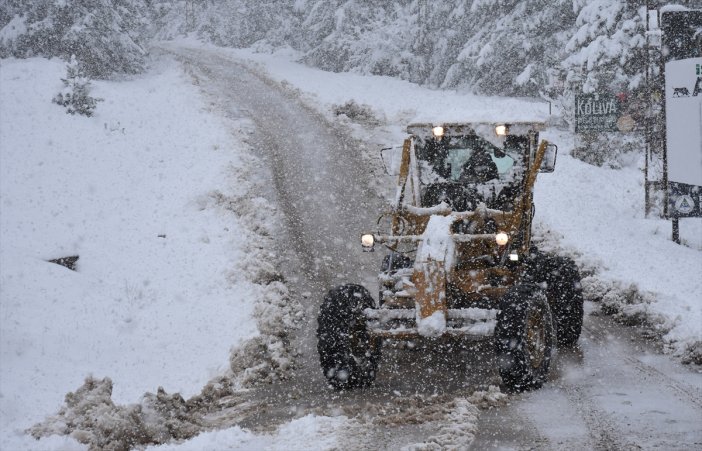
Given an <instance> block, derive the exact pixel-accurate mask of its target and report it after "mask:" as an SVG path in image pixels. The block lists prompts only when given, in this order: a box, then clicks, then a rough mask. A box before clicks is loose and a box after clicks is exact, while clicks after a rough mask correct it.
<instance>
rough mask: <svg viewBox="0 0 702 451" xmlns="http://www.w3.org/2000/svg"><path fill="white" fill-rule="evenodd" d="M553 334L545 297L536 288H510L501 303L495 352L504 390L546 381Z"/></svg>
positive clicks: (528, 387)
mask: <svg viewBox="0 0 702 451" xmlns="http://www.w3.org/2000/svg"><path fill="white" fill-rule="evenodd" d="M554 344H555V333H554V329H553V320H552V317H551V309H550V308H549V304H548V301H547V299H546V295H545V293H544V292H543V291H542V290H541V289H540V288H539V287H538V286H537V285H520V286H516V287H514V288H512V289H511V290H510V291H509V292H508V293H507V294H506V295H505V296H504V297H503V298H502V300H501V301H500V311H499V313H498V314H497V325H496V326H495V352H496V355H497V359H498V364H499V371H500V376H501V377H502V382H503V384H504V386H505V388H506V389H508V390H510V391H523V390H530V389H535V388H539V387H541V385H543V383H544V382H545V381H546V379H547V378H548V373H549V369H550V365H551V355H552V352H553V348H554Z"/></svg>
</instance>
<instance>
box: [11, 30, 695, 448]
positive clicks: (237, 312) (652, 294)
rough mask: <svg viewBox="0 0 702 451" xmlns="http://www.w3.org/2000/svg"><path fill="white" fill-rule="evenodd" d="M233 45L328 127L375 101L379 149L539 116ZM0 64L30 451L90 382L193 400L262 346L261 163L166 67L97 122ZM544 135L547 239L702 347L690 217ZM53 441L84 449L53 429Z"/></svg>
mask: <svg viewBox="0 0 702 451" xmlns="http://www.w3.org/2000/svg"><path fill="white" fill-rule="evenodd" d="M188 44H190V45H195V44H193V43H191V42H190V43H188ZM222 51H223V52H228V53H230V54H232V55H235V56H239V57H245V58H247V59H251V60H254V61H256V62H257V64H259V65H260V66H261V67H262V68H265V70H266V71H267V72H268V73H269V74H271V75H272V76H273V77H274V78H276V79H278V80H280V81H285V82H286V83H287V84H288V86H289V87H291V88H293V89H299V90H300V91H301V93H302V97H303V99H305V101H306V102H308V103H310V104H311V105H313V106H315V107H316V108H318V109H320V110H321V111H323V112H324V113H325V114H327V115H329V116H331V108H332V105H333V104H336V105H340V104H344V103H346V102H348V101H350V100H353V101H355V102H357V103H359V104H368V105H370V107H371V109H372V110H373V114H375V115H376V116H378V117H379V118H382V119H383V121H381V125H380V126H379V127H377V129H376V130H373V131H372V133H373V136H374V137H378V136H380V137H383V138H385V139H388V141H389V142H383V143H378V144H379V147H380V146H381V145H383V144H384V145H396V144H399V143H400V142H401V139H402V136H403V134H404V132H403V130H402V129H403V126H404V125H406V124H407V123H409V122H411V121H416V120H423V119H425V118H434V117H440V118H443V119H444V120H453V119H459V117H458V116H460V114H461V112H462V111H466V112H469V113H468V114H469V116H470V119H473V120H478V119H479V120H498V119H505V118H509V119H510V120H511V119H513V118H514V119H517V117H516V116H515V112H518V111H526V113H527V116H528V119H539V118H541V119H545V118H546V117H547V111H548V108H547V105H546V104H543V103H539V102H533V101H525V100H518V99H494V98H485V97H476V96H470V95H466V94H458V93H453V92H447V91H437V90H430V89H425V88H421V87H418V86H416V85H412V84H410V83H407V82H404V81H399V80H395V79H391V78H388V77H369V76H359V75H355V74H333V73H325V72H322V71H319V70H315V69H310V68H307V67H305V66H303V65H300V64H297V63H293V62H291V58H292V55H290V54H287V55H286V54H276V55H270V54H256V53H252V52H251V51H247V50H222ZM0 64H1V66H0V97H1V98H2V102H1V103H0V244H1V247H0V362H2V365H1V366H0V415H1V420H0V429H1V433H0V449H18V450H21V449H36V448H37V442H35V441H34V440H33V439H30V438H28V437H27V436H26V435H22V432H21V431H23V430H24V429H26V428H27V427H29V426H31V425H32V424H34V423H36V422H38V421H41V420H42V419H43V418H44V417H45V416H46V415H48V414H51V413H54V412H56V411H57V410H58V408H59V406H61V404H62V402H63V397H64V394H65V393H67V392H68V391H72V390H75V389H76V387H78V386H79V385H80V384H81V383H82V381H83V379H84V378H85V377H86V376H88V375H91V374H92V375H93V376H94V377H95V378H98V379H99V378H102V377H104V376H109V377H110V378H111V379H112V382H113V384H114V389H113V393H112V399H113V400H114V401H115V403H131V402H136V401H137V400H138V399H139V397H140V396H142V395H143V394H144V393H145V392H147V391H151V392H155V391H156V388H157V387H158V386H163V387H164V388H165V389H166V390H167V391H168V392H171V393H172V392H180V393H181V394H183V395H184V396H185V397H187V396H190V395H193V394H195V393H197V392H199V390H200V389H201V388H202V386H203V385H204V384H205V383H206V382H207V381H208V380H210V379H211V378H212V377H213V376H216V375H218V374H223V373H225V372H227V371H228V365H227V358H228V353H229V348H230V347H231V346H232V345H237V344H241V343H243V342H244V340H246V339H248V338H251V337H254V336H256V335H257V333H258V332H257V330H256V325H255V322H254V321H252V315H253V310H254V302H255V301H256V300H257V299H258V298H260V297H261V296H262V293H261V291H260V290H261V288H260V286H258V285H257V284H255V283H253V282H252V281H251V279H250V278H247V277H244V276H242V275H241V274H239V272H238V270H241V269H242V265H246V264H248V262H250V260H251V258H250V257H247V254H248V251H249V249H248V248H247V245H246V244H247V238H249V237H250V230H251V225H250V224H248V223H246V221H245V220H244V219H242V217H241V211H239V210H238V209H240V208H241V203H240V202H237V201H236V200H237V199H239V198H241V196H246V195H247V193H248V190H249V189H250V188H251V187H250V186H249V185H248V184H247V178H246V177H247V174H248V171H249V170H250V169H251V167H252V166H254V165H255V161H253V160H252V159H251V157H248V156H246V155H244V154H245V151H244V145H243V144H241V142H240V141H239V140H238V139H237V137H236V136H233V135H232V133H231V131H232V130H231V128H230V127H231V124H229V126H228V125H225V124H224V122H223V119H222V118H220V117H218V116H217V115H216V114H214V113H213V112H211V111H208V109H207V105H206V104H205V103H204V102H203V100H202V98H201V97H200V95H199V93H198V92H197V90H196V88H195V87H193V86H192V84H191V83H190V80H188V79H187V77H186V76H184V74H183V73H182V70H181V69H179V68H178V67H177V66H175V65H173V64H161V65H157V67H156V70H154V71H152V73H150V74H148V75H146V76H143V77H140V78H135V79H132V80H129V81H125V82H119V83H118V82H99V83H95V84H94V85H95V86H94V88H95V89H94V92H95V95H97V96H99V97H103V98H104V99H105V101H104V102H101V103H99V104H98V107H97V112H96V116H95V117H93V118H84V117H82V116H69V115H67V114H65V112H64V110H63V109H62V108H61V107H59V106H57V105H54V104H51V103H50V99H51V97H53V95H54V94H55V93H56V92H58V90H59V89H60V87H61V82H60V77H61V76H63V75H64V65H63V63H60V62H57V61H46V60H43V59H30V60H24V61H18V60H13V59H8V60H2V62H1V63H0ZM175 92H177V93H178V95H177V96H175V95H173V93H175ZM383 122H384V124H382V123H383ZM240 125H241V127H242V129H245V128H246V127H245V124H240ZM349 126H351V127H355V126H354V124H352V123H350V122H349ZM355 130H356V131H357V132H359V133H362V132H363V128H362V127H360V126H358V127H356V128H355ZM242 133H243V132H242ZM545 136H546V137H547V138H549V139H553V140H554V141H555V142H557V143H558V144H559V145H560V148H561V153H560V155H559V161H558V167H557V170H556V172H555V173H553V174H546V175H544V176H543V177H541V179H540V182H539V184H538V186H537V191H536V197H537V198H536V203H537V218H538V220H539V221H540V224H539V230H540V231H541V232H542V233H544V234H546V235H547V236H549V235H551V236H553V237H554V240H553V242H555V243H557V245H558V246H560V247H562V248H564V249H566V250H569V251H571V252H572V253H573V254H574V255H575V256H576V258H577V260H578V262H579V263H580V264H581V266H582V267H583V268H585V269H586V270H587V271H588V272H597V278H598V279H599V280H602V281H604V282H605V283H609V284H610V286H609V287H605V288H603V289H602V292H603V296H604V297H606V295H607V293H608V291H607V290H609V292H614V291H616V290H613V289H612V287H615V288H616V287H619V288H621V290H620V291H619V292H621V291H626V290H627V289H628V290H629V291H630V292H631V293H633V294H632V296H631V302H632V304H631V305H628V306H624V307H623V308H626V309H631V310H632V314H634V315H635V314H637V312H638V313H641V312H643V313H644V314H645V315H647V316H648V317H649V319H651V318H652V319H653V320H654V321H658V325H659V326H660V327H661V328H662V330H663V331H664V332H666V333H667V334H666V335H665V337H664V339H665V340H666V341H667V342H668V343H669V345H670V346H671V347H672V349H673V351H675V352H677V353H679V354H681V355H684V354H685V353H689V352H690V349H689V348H690V347H692V346H697V347H699V343H700V341H702V333H701V331H700V327H701V326H700V324H702V313H701V312H702V304H700V303H699V299H702V286H701V282H700V277H699V274H700V269H702V252H701V250H702V239H701V238H700V237H701V236H702V224H701V223H700V221H699V220H683V221H682V223H681V228H682V236H683V239H684V240H686V241H687V246H677V245H674V244H673V243H671V242H670V240H669V230H670V224H669V223H668V222H665V221H662V220H658V219H646V218H644V217H643V206H642V198H643V188H642V178H643V177H642V175H641V173H640V172H639V171H638V170H637V169H636V168H632V167H629V168H625V169H624V170H611V169H602V168H594V167H592V166H589V165H586V164H584V163H582V162H580V161H578V160H575V159H572V158H570V157H569V156H568V151H569V148H570V147H571V146H572V135H569V134H567V133H563V132H557V131H554V132H549V133H546V134H545ZM232 199H233V200H232ZM234 211H236V214H235V213H234ZM547 241H548V240H547ZM70 255H80V260H79V261H78V265H77V271H76V272H73V271H70V270H68V269H66V268H63V267H61V266H58V265H55V264H51V263H48V262H47V261H46V260H49V259H53V258H58V257H64V256H70ZM590 289H591V290H594V291H596V290H597V289H599V288H598V287H590ZM346 421H347V420H346V419H345V418H341V417H335V418H327V417H313V416H308V417H303V418H300V419H297V420H294V421H293V422H291V423H289V424H287V425H284V426H282V427H281V428H280V429H278V430H277V431H276V433H275V434H271V435H265V434H253V433H251V432H249V431H245V430H241V429H239V428H233V429H229V430H226V431H220V432H212V433H207V434H203V435H200V436H198V437H196V438H194V439H192V440H190V441H187V442H185V443H183V444H181V445H180V447H178V446H175V445H174V447H176V448H177V449H203V447H204V448H208V447H212V448H223V449H227V448H225V447H226V446H230V449H245V448H246V447H247V446H248V445H250V446H248V448H252V447H254V448H263V449H266V448H268V449H282V448H285V449H294V445H295V440H298V439H299V440H300V441H299V442H298V443H304V444H305V447H307V445H309V444H312V446H319V448H318V449H329V448H333V447H338V446H339V444H338V437H335V435H334V431H340V430H342V429H344V427H345V426H344V424H347V423H346ZM299 431H302V432H299ZM247 444H248V445H247ZM169 446H170V445H169ZM237 446H238V448H237ZM41 448H42V449H84V448H85V447H84V446H83V445H80V444H78V443H77V442H75V441H72V440H70V439H66V438H63V437H56V436H52V437H48V438H45V439H42V441H41ZM155 449H159V448H155ZM167 449H171V448H167Z"/></svg>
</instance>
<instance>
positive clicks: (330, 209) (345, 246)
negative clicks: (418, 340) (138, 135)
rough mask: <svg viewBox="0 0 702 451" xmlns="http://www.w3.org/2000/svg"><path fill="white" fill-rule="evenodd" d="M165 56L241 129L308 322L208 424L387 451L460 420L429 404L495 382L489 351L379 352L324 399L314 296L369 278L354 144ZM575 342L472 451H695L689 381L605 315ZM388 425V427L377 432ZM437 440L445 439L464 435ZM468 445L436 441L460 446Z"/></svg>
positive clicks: (372, 260)
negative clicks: (340, 428)
mask: <svg viewBox="0 0 702 451" xmlns="http://www.w3.org/2000/svg"><path fill="white" fill-rule="evenodd" d="M177 54H178V55H179V58H180V59H181V60H182V61H183V63H184V64H186V65H189V66H191V70H192V71H193V73H194V74H195V76H196V77H197V78H198V79H199V81H200V85H201V87H202V89H203V90H204V91H205V92H206V93H207V94H208V95H209V97H210V99H211V101H212V102H213V103H214V105H215V107H216V108H217V109H218V110H220V111H221V112H222V114H224V115H227V116H229V117H234V118H242V117H246V118H250V119H251V120H252V121H253V125H254V130H255V131H254V132H253V133H252V135H251V144H252V145H253V147H254V148H256V149H259V150H260V152H261V154H262V155H263V156H264V157H265V159H266V160H267V161H268V163H269V170H270V180H271V183H270V188H271V190H270V192H269V193H267V194H268V195H269V196H270V197H271V198H272V199H273V200H275V202H276V203H277V205H279V206H280V208H281V210H282V211H283V214H284V216H285V218H286V227H285V229H286V235H285V236H283V237H281V238H280V241H279V252H280V255H279V258H280V259H281V261H282V263H281V267H282V268H281V269H282V271H283V273H284V275H285V277H286V279H287V281H288V284H289V285H290V288H291V289H292V290H293V292H294V293H296V296H297V297H298V298H300V300H301V301H302V302H304V303H305V304H304V308H305V311H306V314H307V321H308V322H307V324H305V325H304V326H303V327H302V328H301V332H300V333H299V336H298V337H297V340H298V342H297V343H296V346H295V347H296V348H297V349H298V350H299V352H300V360H299V362H298V365H299V370H298V371H297V372H296V374H294V375H293V376H292V377H291V378H290V379H289V380H287V381H285V382H282V383H279V384H274V385H272V386H266V387H263V388H260V389H256V390H253V391H252V392H251V393H249V394H246V395H245V397H246V400H245V401H238V402H236V403H234V404H236V406H235V407H231V408H229V409H224V410H222V412H221V414H215V415H213V416H212V417H211V421H212V424H213V425H215V426H216V427H218V428H224V427H228V426H232V425H235V424H236V425H240V426H242V427H247V428H250V429H253V430H270V428H272V427H275V426H276V425H278V424H281V423H282V422H285V421H289V420H290V419H292V418H296V417H300V416H303V415H305V414H307V413H316V414H319V415H329V416H334V415H338V414H340V413H341V414H345V415H347V416H349V417H351V418H356V419H358V420H359V426H358V428H351V429H350V430H348V431H346V434H347V436H348V437H347V438H348V440H347V441H345V442H342V443H347V444H348V448H349V449H358V448H378V449H382V448H386V449H398V448H401V447H403V446H406V445H412V444H417V443H422V442H425V440H426V439H427V437H428V436H429V435H432V434H435V433H436V432H437V429H438V428H439V425H441V424H444V423H447V422H451V421H453V422H454V423H456V424H458V423H461V422H462V421H465V422H467V421H468V417H467V416H463V417H461V416H455V415H453V416H452V415H451V412H450V411H447V409H440V408H436V409H432V408H431V406H433V405H437V404H442V403H443V404H446V405H449V404H450V403H453V404H451V405H452V406H454V407H456V406H457V405H459V404H457V403H456V400H457V399H464V398H467V397H468V396H470V395H471V394H472V393H473V392H474V391H475V390H485V389H486V388H487V387H488V386H489V385H494V384H496V383H497V382H498V378H497V373H496V371H495V370H494V365H493V362H492V355H491V353H490V352H489V346H484V345H482V346H481V345H470V346H471V347H470V348H463V347H457V348H453V349H447V350H439V351H432V350H423V349H414V350H411V351H410V350H393V349H385V355H384V359H383V361H382V363H381V368H380V374H379V376H378V380H377V381H376V383H375V385H374V386H373V387H372V388H370V389H367V390H360V391H356V392H352V393H342V394H340V393H336V392H334V391H332V390H330V389H328V388H327V387H326V386H325V383H324V380H323V377H322V374H321V372H320V370H319V367H318V363H317V354H316V349H315V339H314V329H315V322H316V321H315V319H316V311H317V307H318V304H319V302H320V300H321V297H322V296H323V294H324V292H326V290H327V289H329V288H330V287H332V286H333V285H335V284H339V283H342V282H349V281H353V282H361V283H363V284H365V285H366V286H369V287H372V286H373V283H374V272H375V270H376V268H377V267H378V261H377V258H378V256H377V255H373V256H369V255H368V254H362V253H361V252H360V249H359V246H358V243H357V242H358V236H359V233H360V232H361V231H363V230H365V229H367V228H368V227H369V226H370V225H372V224H373V223H374V221H375V219H376V215H377V213H378V212H379V211H380V210H381V206H382V201H381V199H379V198H378V197H377V195H376V194H375V193H374V192H373V191H372V190H370V189H367V188H365V187H367V186H369V180H368V178H369V174H367V173H366V171H365V170H364V169H363V164H362V158H361V152H360V151H359V148H360V147H359V146H362V145H363V143H360V142H358V141H356V140H354V139H353V138H351V137H350V136H349V134H348V133H347V132H345V131H344V129H343V128H342V127H341V126H339V125H336V124H332V123H329V122H328V121H327V120H325V118H324V117H323V116H321V115H319V114H318V113H316V112H314V111H313V110H311V109H310V108H308V107H306V106H304V105H303V104H302V103H301V102H300V99H299V96H297V95H296V94H295V93H294V92H293V91H292V90H290V89H285V88H283V87H281V86H280V85H279V84H278V83H275V82H272V81H270V80H267V79H266V78H265V77H264V76H263V75H261V74H260V73H258V72H257V71H256V70H255V69H252V68H251V67H250V66H248V65H246V64H243V63H241V62H237V61H235V60H233V59H230V58H227V57H225V56H222V55H221V54H219V53H217V52H216V51H204V50H202V49H197V50H186V49H179V50H177ZM580 345H581V347H580V349H578V350H577V351H569V352H561V353H560V354H559V356H558V357H557V359H556V362H555V371H553V380H552V381H551V383H549V384H547V385H546V386H545V387H544V388H543V389H541V390H539V391H536V392H533V393H527V394H523V395H511V396H510V397H509V399H508V402H507V403H506V405H502V404H505V403H494V404H493V408H490V409H487V410H482V411H481V412H480V415H479V419H478V420H477V426H478V428H477V431H473V433H475V435H476V437H475V440H474V441H473V448H474V449H488V448H493V449H534V448H537V449H566V448H567V449H700V448H701V447H702V426H701V425H702V374H699V373H694V372H692V371H690V369H689V368H687V367H684V366H682V365H679V364H677V363H674V362H672V361H671V360H670V359H669V358H667V357H664V356H660V355H659V354H658V353H657V351H656V349H654V347H653V345H650V344H647V343H646V342H645V341H643V340H642V338H640V337H639V336H638V335H637V334H636V332H635V331H634V330H631V329H626V328H622V327H620V326H616V325H613V324H612V323H611V321H610V320H609V319H607V318H602V317H598V316H594V315H588V316H587V317H586V322H585V330H584V333H583V337H582V339H581V340H580ZM455 410H460V409H458V407H456V408H455ZM398 413H400V415H398ZM388 416H393V417H396V418H395V419H394V420H393V421H385V420H384V418H387V417H388ZM449 429H450V430H449V432H447V433H448V434H449V435H450V434H454V435H455V434H467V435H469V434H470V433H471V432H470V431H468V432H466V431H462V430H461V429H460V428H458V427H456V428H449ZM455 438H456V437H454V439H455ZM471 440H472V437H471V439H470V440H467V441H460V440H458V441H453V442H452V441H450V440H449V442H446V443H453V444H454V445H455V446H458V448H461V447H463V446H467V444H469V443H470V441H471ZM456 444H458V445H456Z"/></svg>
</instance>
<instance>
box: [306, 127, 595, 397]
mask: <svg viewBox="0 0 702 451" xmlns="http://www.w3.org/2000/svg"><path fill="white" fill-rule="evenodd" d="M542 129H543V124H540V123H512V124H491V123H460V124H457V123H452V124H440V125H437V124H412V125H410V126H408V128H407V132H408V134H409V136H408V138H407V139H406V140H405V142H404V145H403V146H402V151H401V154H400V155H399V156H398V158H397V161H396V165H397V166H399V177H398V185H397V193H396V196H395V200H394V203H393V205H392V207H391V209H390V210H389V211H388V212H386V213H384V214H383V215H381V217H380V218H379V220H378V224H379V226H381V227H380V230H378V231H377V232H374V233H366V234H363V235H362V237H361V244H362V247H363V249H364V250H365V251H372V250H374V249H376V248H377V247H379V246H383V247H385V248H386V249H387V251H388V252H387V254H386V255H385V257H384V259H383V263H382V266H381V271H380V274H379V287H380V289H379V294H378V299H377V300H376V299H374V298H373V297H372V296H371V294H370V292H369V291H368V290H367V289H366V288H364V287H362V286H360V285H354V284H348V285H343V286H340V287H337V288H334V289H332V290H331V291H330V292H329V293H328V294H327V295H326V297H325V298H324V300H323V302H322V305H321V307H320V313H319V317H318V329H317V337H318V345H317V347H318V351H319V355H320V362H321V366H322V370H323V372H324V374H325V376H326V378H327V380H328V381H329V383H330V384H331V385H332V386H334V387H336V388H339V389H347V388H354V387H360V386H367V385H369V384H371V383H372V382H373V380H374V379H375V375H376V372H377V370H378V365H379V361H380V356H381V348H382V343H383V341H385V340H388V339H391V340H413V339H421V338H431V339H440V338H442V337H459V338H465V339H493V340H494V348H495V353H496V357H497V360H496V361H497V362H498V367H499V368H498V370H499V373H500V376H501V377H502V381H503V384H504V385H505V386H506V387H507V388H508V389H511V390H524V389H530V388H538V387H540V386H541V385H542V384H543V382H544V381H545V380H546V379H547V376H548V372H549V368H550V361H551V356H552V354H553V352H554V348H555V346H556V344H557V343H558V344H560V345H562V346H563V345H566V346H569V345H573V344H574V343H575V342H577V340H578V337H579V336H580V330H581V326H582V318H583V298H582V292H581V290H580V276H579V273H578V270H577V268H576V266H575V264H574V263H573V262H572V260H570V259H567V258H563V257H558V256H553V255H548V254H544V253H541V252H539V251H538V250H537V249H536V248H535V246H533V245H532V243H531V225H532V220H533V217H534V213H535V207H534V203H533V189H534V184H535V182H536V179H537V175H538V174H539V172H552V171H553V170H554V166H555V161H556V154H557V148H556V146H554V145H552V144H549V143H548V142H546V141H540V142H539V132H540V131H541V130H542Z"/></svg>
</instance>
